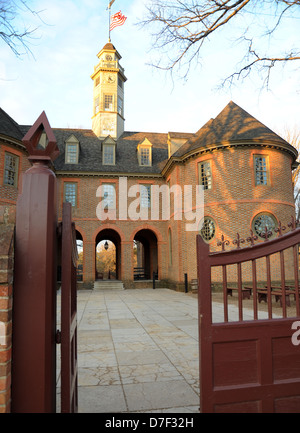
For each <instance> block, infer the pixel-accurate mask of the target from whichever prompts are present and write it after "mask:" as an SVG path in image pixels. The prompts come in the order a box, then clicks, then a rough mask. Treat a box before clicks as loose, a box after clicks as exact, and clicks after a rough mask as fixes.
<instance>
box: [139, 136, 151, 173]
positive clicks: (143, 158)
mask: <svg viewBox="0 0 300 433" xmlns="http://www.w3.org/2000/svg"><path fill="white" fill-rule="evenodd" d="M137 152H138V161H139V165H142V166H145V167H150V166H151V165H152V143H151V142H150V141H149V140H148V139H147V138H145V139H144V140H143V141H142V142H141V143H139V144H138V147H137Z"/></svg>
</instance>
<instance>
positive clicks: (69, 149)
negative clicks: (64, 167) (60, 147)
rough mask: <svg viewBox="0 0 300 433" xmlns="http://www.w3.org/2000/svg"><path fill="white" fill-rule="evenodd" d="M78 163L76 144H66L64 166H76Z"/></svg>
mask: <svg viewBox="0 0 300 433" xmlns="http://www.w3.org/2000/svg"><path fill="white" fill-rule="evenodd" d="M77 162H78V144H77V143H68V144H67V146H66V164H77Z"/></svg>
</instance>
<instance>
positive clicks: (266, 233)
mask: <svg viewBox="0 0 300 433" xmlns="http://www.w3.org/2000/svg"><path fill="white" fill-rule="evenodd" d="M253 228H254V232H255V234H256V235H257V236H259V237H260V238H266V237H267V238H270V237H271V236H272V235H273V236H274V235H275V230H276V229H277V221H276V219H275V217H274V216H273V215H272V214H270V213H267V212H266V213H260V214H258V215H257V216H256V217H255V218H254V220H253Z"/></svg>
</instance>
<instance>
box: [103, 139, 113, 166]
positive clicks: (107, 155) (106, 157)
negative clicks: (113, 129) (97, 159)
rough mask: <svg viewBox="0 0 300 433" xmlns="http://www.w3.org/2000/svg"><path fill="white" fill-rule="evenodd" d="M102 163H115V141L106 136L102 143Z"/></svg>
mask: <svg viewBox="0 0 300 433" xmlns="http://www.w3.org/2000/svg"><path fill="white" fill-rule="evenodd" d="M102 152H103V153H102V161H103V165H115V163H116V142H115V140H114V139H113V138H111V137H110V136H108V137H107V138H106V139H105V140H104V141H103V143H102Z"/></svg>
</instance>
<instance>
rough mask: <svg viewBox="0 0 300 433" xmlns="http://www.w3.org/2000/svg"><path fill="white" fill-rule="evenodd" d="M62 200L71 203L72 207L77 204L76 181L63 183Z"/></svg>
mask: <svg viewBox="0 0 300 433" xmlns="http://www.w3.org/2000/svg"><path fill="white" fill-rule="evenodd" d="M64 201H66V202H68V203H71V204H72V206H73V207H76V206H77V182H65V183H64Z"/></svg>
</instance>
